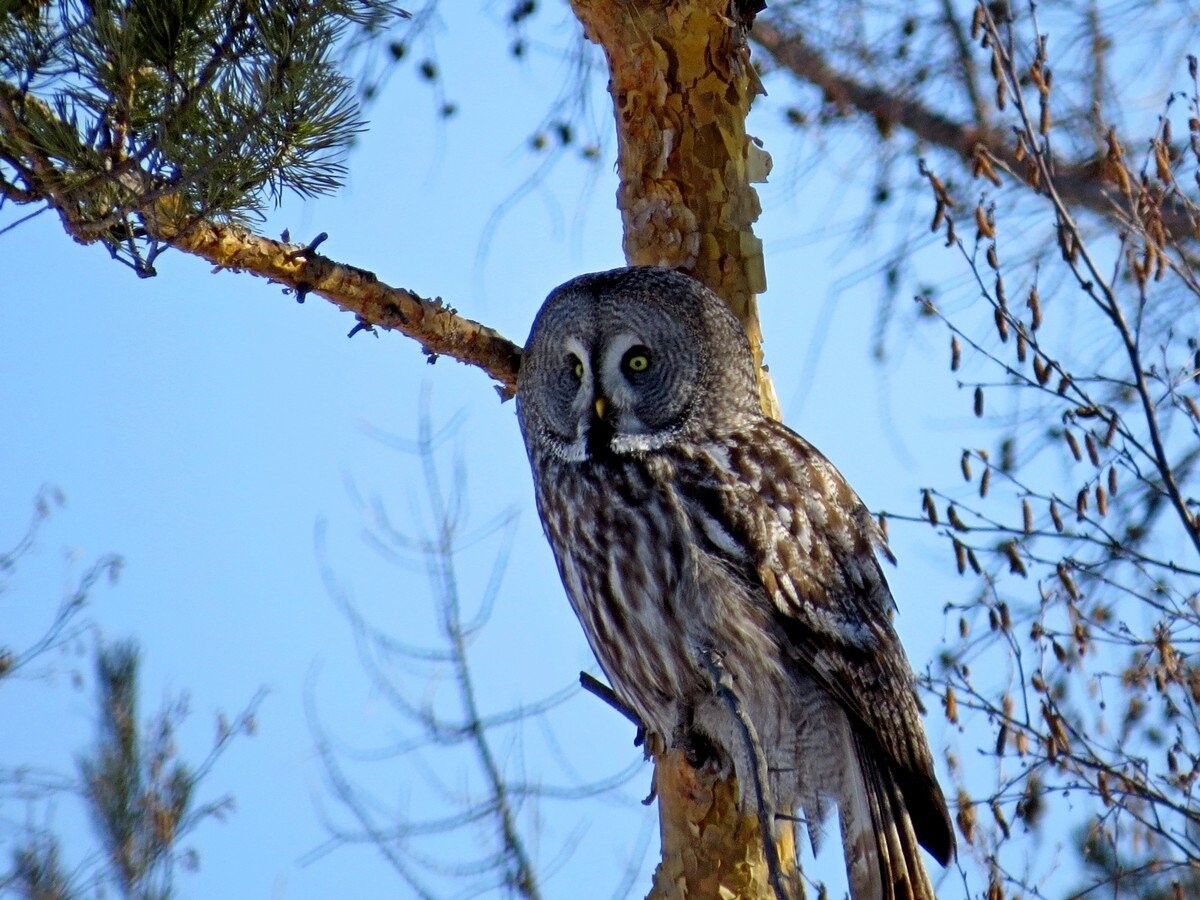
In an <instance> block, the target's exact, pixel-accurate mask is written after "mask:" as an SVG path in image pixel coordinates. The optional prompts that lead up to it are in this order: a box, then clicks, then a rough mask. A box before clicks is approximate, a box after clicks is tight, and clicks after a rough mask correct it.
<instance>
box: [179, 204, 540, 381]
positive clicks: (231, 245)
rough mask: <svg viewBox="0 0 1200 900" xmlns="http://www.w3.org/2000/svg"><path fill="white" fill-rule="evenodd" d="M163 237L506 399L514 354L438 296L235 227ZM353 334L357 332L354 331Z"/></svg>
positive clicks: (204, 226) (199, 226)
mask: <svg viewBox="0 0 1200 900" xmlns="http://www.w3.org/2000/svg"><path fill="white" fill-rule="evenodd" d="M162 236H163V238H164V239H165V240H167V241H168V243H170V244H171V245H172V246H174V247H177V248H179V249H180V250H183V251H184V252H186V253H191V254H193V255H195V256H199V257H201V258H202V259H206V260H208V261H209V262H211V263H213V264H214V265H217V266H220V267H221V268H223V269H231V270H234V271H242V272H250V273H251V274H253V275H259V276H261V277H263V278H268V279H270V280H271V281H275V282H278V283H280V284H284V285H287V286H288V287H290V288H292V289H293V290H294V291H295V292H296V296H297V299H300V300H303V298H304V297H305V296H306V295H307V294H309V293H312V294H317V295H319V296H321V297H324V298H325V299H326V300H328V301H330V302H331V303H333V304H334V305H335V306H337V307H338V308H340V309H343V310H345V311H347V312H352V313H354V314H355V316H356V317H357V319H358V322H359V325H360V326H362V327H366V328H384V329H387V330H389V331H398V332H400V333H401V334H404V335H407V336H408V337H410V338H412V339H413V340H415V341H418V342H419V343H420V344H421V347H422V349H423V350H424V351H425V353H426V354H427V355H428V356H429V361H430V362H431V363H432V362H433V361H434V360H435V359H436V358H437V357H438V356H449V357H451V358H453V359H456V360H458V361H459V362H462V363H467V364H468V365H472V366H478V367H479V368H481V369H483V371H484V372H486V373H487V374H488V375H489V376H491V377H492V378H493V379H495V380H496V381H497V382H499V383H498V385H497V387H496V390H497V392H498V393H499V394H500V396H501V398H503V399H508V398H509V397H511V396H513V394H514V393H515V391H516V385H517V368H518V366H519V365H520V360H521V348H520V347H518V346H517V345H516V344H514V343H512V342H511V341H509V340H508V339H507V338H505V337H503V336H502V335H501V334H499V333H498V332H496V331H494V330H493V329H491V328H488V327H487V326H486V325H482V324H480V323H479V322H475V321H473V320H471V319H467V318H465V317H463V316H460V315H459V314H458V313H457V312H456V311H455V310H454V309H453V308H451V307H449V306H447V305H446V304H445V303H444V302H443V301H442V300H441V299H440V298H434V299H428V298H425V297H421V296H419V295H418V294H415V293H413V292H412V291H409V290H406V289H405V288H397V287H391V286H390V285H387V284H384V283H383V282H381V281H380V280H379V279H378V278H376V277H375V275H374V273H372V272H368V271H367V270H365V269H360V268H357V267H355V266H351V265H347V264H345V263H340V262H337V261H335V260H332V259H330V258H328V257H326V256H322V255H321V254H319V253H314V252H310V251H308V250H307V248H305V247H303V246H299V245H296V244H288V243H284V242H283V241H276V240H272V239H270V238H266V237H262V236H261V235H258V234H255V233H254V232H253V231H251V230H250V229H248V228H244V227H242V226H238V225H222V224H218V223H215V222H206V221H202V222H198V223H196V224H194V225H190V226H188V227H187V228H186V229H184V230H183V231H182V232H180V233H178V234H174V235H171V236H168V234H166V233H165V232H164V233H163V234H162ZM356 330H358V329H357V328H356Z"/></svg>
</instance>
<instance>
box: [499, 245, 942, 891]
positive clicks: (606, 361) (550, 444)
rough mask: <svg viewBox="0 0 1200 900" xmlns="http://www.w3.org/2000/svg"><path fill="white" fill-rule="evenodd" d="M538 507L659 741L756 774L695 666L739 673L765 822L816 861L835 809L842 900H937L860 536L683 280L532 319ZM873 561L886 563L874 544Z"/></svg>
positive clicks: (927, 812)
mask: <svg viewBox="0 0 1200 900" xmlns="http://www.w3.org/2000/svg"><path fill="white" fill-rule="evenodd" d="M517 402H518V416H519V420H520V423H521V428H522V433H523V434H524V437H525V442H526V447H527V449H528V452H529V458H530V462H531V465H532V467H533V473H534V485H535V489H536V493H537V502H538V511H539V513H540V514H541V517H542V522H543V524H544V526H545V529H546V534H547V536H548V537H549V539H550V544H551V546H552V548H553V550H554V554H555V557H556V559H557V561H558V566H559V571H560V573H561V574H562V578H563V583H564V585H565V586H566V589H567V594H568V597H569V598H570V600H571V603H572V606H573V608H574V610H575V613H576V615H577V616H578V617H579V620H580V622H581V624H582V625H583V628H584V632H585V634H586V635H587V638H588V641H589V643H590V644H591V647H592V650H593V652H594V653H595V654H596V658H597V659H598V660H599V662H600V665H601V667H602V668H603V670H604V672H605V674H606V675H607V676H608V678H609V679H610V680H611V682H612V685H613V688H614V689H615V690H616V692H617V694H618V695H619V696H620V697H621V698H623V699H624V700H625V701H626V702H627V703H629V705H630V706H631V707H632V708H633V709H634V710H635V711H636V712H637V713H638V715H639V716H640V717H641V719H642V722H643V724H644V725H645V726H646V729H647V731H648V732H649V733H650V734H651V735H654V736H657V737H658V738H659V739H661V740H662V741H664V742H665V743H666V745H668V746H692V745H694V744H695V742H696V736H697V735H700V736H702V737H703V738H704V741H705V742H706V743H707V744H709V745H711V746H712V747H713V748H715V750H716V752H717V754H718V756H719V757H720V759H721V760H722V761H723V762H724V763H726V764H731V765H732V766H733V767H734V770H735V771H736V772H737V774H738V776H739V782H740V783H741V784H742V785H743V789H744V788H745V785H746V784H748V783H749V782H750V777H749V772H750V769H751V767H752V760H751V759H750V756H749V750H748V745H747V743H746V741H745V740H744V739H742V737H741V734H740V732H739V730H738V728H737V724H736V721H735V719H734V717H733V715H732V713H731V712H730V709H729V706H728V704H727V703H726V702H724V701H723V699H722V698H720V697H718V696H717V695H716V694H715V692H714V688H713V684H712V680H711V677H710V675H709V672H708V670H707V669H706V667H705V665H704V662H703V658H704V656H705V654H707V653H709V652H715V653H716V654H717V655H718V656H719V657H720V658H721V660H722V663H723V665H724V667H725V669H727V670H728V672H729V673H730V675H731V676H732V679H733V691H734V693H735V694H736V695H737V698H738V700H739V701H740V703H741V705H742V707H743V709H744V710H745V711H746V712H747V714H748V715H749V718H750V720H751V721H752V723H753V725H754V729H755V731H756V732H757V735H758V738H759V741H760V743H761V746H762V752H763V754H764V756H765V762H766V764H767V766H768V767H769V769H770V771H771V773H772V774H771V782H772V784H771V787H772V793H773V796H774V798H775V802H776V807H777V808H776V809H775V810H773V811H771V812H772V813H773V814H782V815H791V814H792V813H794V812H795V811H797V810H799V811H800V812H802V814H803V817H804V819H805V820H806V821H807V822H808V824H809V834H810V837H811V839H812V840H813V843H814V845H815V844H816V842H817V840H818V838H819V828H820V824H821V822H822V820H823V819H824V818H825V817H826V814H827V812H828V807H829V806H830V804H833V805H836V806H837V807H838V809H839V811H840V813H841V816H840V818H841V823H842V838H843V845H844V850H845V856H846V866H847V873H848V876H849V880H850V885H851V891H852V894H853V896H854V898H855V900H874V898H893V897H897V898H900V897H914V898H926V897H928V898H932V897H933V891H932V888H931V887H930V884H929V880H928V876H927V875H926V873H925V870H924V867H923V865H922V863H921V859H920V853H919V851H918V850H917V844H918V843H919V844H920V845H922V846H924V847H925V848H926V849H927V850H929V852H930V853H932V854H933V856H934V857H935V858H936V859H938V861H939V862H941V863H943V864H946V863H947V862H948V861H949V859H950V858H951V856H952V855H953V852H954V837H953V832H952V830H951V825H950V818H949V814H948V812H947V809H946V803H945V799H944V798H943V796H942V792H941V789H940V788H939V787H938V784H937V781H936V780H935V778H934V775H933V763H932V758H931V756H930V752H929V746H928V743H927V741H926V739H925V735H924V729H923V727H922V724H921V720H920V715H919V711H918V706H917V702H916V698H915V695H914V693H913V686H912V681H913V675H912V671H911V669H910V667H909V665H908V661H907V659H906V658H905V656H904V652H903V649H902V648H901V646H900V643H899V640H898V638H897V636H896V633H895V630H894V629H893V627H892V623H891V615H892V609H893V603H892V598H891V594H890V593H889V591H888V587H887V583H886V581H885V580H884V577H883V573H882V571H881V570H880V567H879V564H878V561H877V560H876V557H875V553H874V547H875V546H877V545H878V546H882V539H881V536H880V534H879V532H878V529H877V526H876V524H875V522H874V521H873V520H872V518H871V517H870V515H869V514H868V513H867V511H866V508H865V507H864V506H863V504H862V502H861V501H860V500H859V499H858V497H857V495H855V493H854V492H853V491H852V490H851V489H850V487H849V486H848V485H847V484H846V482H845V480H844V479H843V478H842V477H841V475H840V474H839V473H838V471H837V470H836V469H835V468H834V467H833V466H832V464H830V463H829V461H828V460H826V459H825V457H823V456H822V455H821V454H820V453H819V452H818V451H817V450H816V449H815V448H813V447H812V446H811V445H810V444H808V442H806V441H805V440H804V439H803V438H801V437H800V436H799V435H797V434H795V433H794V432H792V431H791V430H789V429H788V428H787V427H786V426H784V425H781V424H779V423H778V422H775V421H772V420H771V419H769V418H767V417H765V416H764V415H763V414H762V412H761V411H760V409H759V406H758V393H757V389H756V385H755V374H754V368H753V363H752V360H751V356H750V351H749V346H748V343H747V340H746V337H745V334H744V332H743V331H742V329H741V327H740V326H739V325H738V323H737V321H736V319H734V317H733V316H732V315H731V314H730V313H729V312H728V310H727V309H726V307H725V305H724V304H723V303H722V302H721V300H720V299H719V298H717V297H716V296H715V295H713V294H712V293H711V292H709V291H708V290H706V289H705V288H703V287H701V286H700V285H699V284H697V283H696V282H694V281H692V280H691V279H690V278H688V277H686V276H684V275H681V274H678V273H674V272H670V271H668V270H664V269H655V268H632V269H618V270H614V271H612V272H603V273H598V274H595V275H586V276H583V277H581V278H578V279H575V280H573V281H571V282H568V283H567V284H565V285H563V286H562V287H560V288H558V289H557V290H555V291H554V292H552V293H551V295H550V297H549V298H548V299H547V301H546V303H545V305H544V306H543V307H542V310H541V312H540V313H539V314H538V317H537V320H536V321H535V322H534V326H533V330H532V333H531V335H530V340H529V343H528V345H527V347H526V352H525V358H524V361H523V363H522V370H521V375H520V378H519V381H518V389H517ZM885 552H886V551H885Z"/></svg>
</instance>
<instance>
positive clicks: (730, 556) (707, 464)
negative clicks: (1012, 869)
mask: <svg viewBox="0 0 1200 900" xmlns="http://www.w3.org/2000/svg"><path fill="white" fill-rule="evenodd" d="M674 457H675V459H674V465H675V469H676V470H675V474H674V478H673V479H672V480H671V484H672V485H673V489H674V490H675V491H677V492H678V493H679V495H680V496H681V497H682V498H683V503H684V505H685V507H686V508H687V509H688V511H689V513H690V514H691V516H692V519H693V521H694V522H695V531H696V533H697V534H698V535H701V536H703V537H704V538H705V548H706V550H707V551H708V552H709V553H712V554H714V555H716V556H718V557H720V558H722V559H723V560H724V561H725V564H726V565H727V566H728V567H729V568H730V569H732V570H734V571H737V572H739V573H740V574H741V577H742V578H745V579H747V580H749V581H750V582H752V583H753V584H754V585H755V587H756V588H757V590H756V591H754V592H752V596H754V597H756V598H757V599H758V600H760V601H761V602H763V603H765V604H768V605H769V607H770V609H771V614H772V615H773V617H774V620H775V624H776V626H777V629H778V632H777V633H778V636H779V640H780V648H781V650H782V651H783V653H784V654H786V655H787V656H788V657H789V658H790V659H791V661H792V663H793V665H795V667H796V670H797V671H798V672H799V673H802V674H804V675H808V676H810V677H812V678H814V679H815V680H816V682H817V683H818V684H820V685H821V686H822V687H823V688H824V689H825V690H826V691H827V692H828V693H829V694H830V695H832V696H833V697H834V698H835V699H836V700H837V701H838V703H839V704H840V705H841V706H842V707H843V708H844V709H845V710H846V712H847V713H848V714H849V715H850V717H851V721H852V722H853V723H854V726H855V730H856V732H858V735H859V737H860V739H863V740H865V741H866V742H867V744H868V746H871V747H874V748H876V749H877V750H878V751H879V752H880V754H881V755H882V761H884V762H886V763H887V765H888V768H889V769H891V770H892V774H893V776H894V777H895V779H896V782H897V784H898V786H899V787H900V790H901V792H902V794H903V796H904V800H905V804H906V806H907V807H908V811H909V813H910V815H911V817H912V820H913V826H914V830H915V831H916V835H917V838H918V840H919V842H920V843H921V844H922V846H924V847H925V848H926V849H927V850H929V851H930V852H931V853H932V854H933V855H934V856H935V857H936V858H937V859H938V860H939V861H940V862H942V864H943V865H944V864H946V863H947V862H948V861H949V859H950V857H951V855H952V854H953V849H954V835H953V831H952V827H951V823H950V816H949V812H948V811H947V809H946V802H945V798H944V797H943V795H942V791H941V788H940V787H939V786H938V783H937V780H936V779H935V777H934V774H933V760H932V757H931V754H930V751H929V745H928V743H927V741H926V739H925V733H924V728H923V725H922V722H921V717H920V712H919V707H918V702H917V698H916V694H915V692H914V686H913V681H914V677H913V673H912V669H911V668H910V666H909V664H908V660H907V658H906V657H905V655H904V651H903V648H902V647H901V645H900V641H899V638H898V636H897V635H896V631H895V629H894V627H893V626H892V613H893V611H894V608H895V605H894V602H893V600H892V596H891V592H890V591H889V590H888V586H887V582H886V580H885V578H884V575H883V572H882V570H881V569H880V566H879V562H878V560H877V559H876V557H875V552H874V551H875V547H876V546H877V545H880V546H881V545H882V535H881V534H880V533H879V530H878V526H877V524H876V523H875V521H874V520H873V519H872V517H871V516H870V514H869V513H868V511H867V510H866V508H865V507H864V506H863V504H862V501H861V500H859V498H858V496H857V495H856V494H855V493H854V491H853V490H852V489H851V488H850V486H849V485H848V484H847V483H846V481H845V479H844V478H842V476H841V474H840V473H839V472H838V471H837V469H835V468H834V466H833V464H832V463H830V462H829V461H828V460H827V459H826V458H825V457H824V456H823V455H822V454H821V453H820V452H819V451H818V450H817V449H816V448H814V447H813V446H812V445H811V444H809V443H808V442H807V441H805V440H804V439H803V438H801V437H800V436H799V435H797V434H796V433H795V432H793V431H791V430H790V429H789V428H787V427H786V426H785V425H782V424H780V423H778V422H775V421H773V420H770V419H766V418H763V419H761V420H759V421H758V422H756V423H754V424H753V425H751V426H749V427H748V428H747V429H745V430H744V431H741V432H738V433H735V434H732V435H728V436H725V437H714V438H713V439H711V440H710V441H701V442H696V443H694V444H692V445H689V447H688V448H687V449H686V451H678V452H676V453H675V454H674ZM884 552H887V551H886V548H884ZM730 652H736V649H735V648H730Z"/></svg>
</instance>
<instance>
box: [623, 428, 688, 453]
mask: <svg viewBox="0 0 1200 900" xmlns="http://www.w3.org/2000/svg"><path fill="white" fill-rule="evenodd" d="M674 441H675V434H674V433H673V432H670V431H665V432H659V433H658V434H640V433H633V434H630V433H628V432H620V431H618V432H617V433H616V434H614V435H613V438H612V443H611V445H610V446H611V447H612V452H613V453H648V452H650V451H652V450H661V449H662V448H663V447H667V446H669V445H670V444H672V443H674Z"/></svg>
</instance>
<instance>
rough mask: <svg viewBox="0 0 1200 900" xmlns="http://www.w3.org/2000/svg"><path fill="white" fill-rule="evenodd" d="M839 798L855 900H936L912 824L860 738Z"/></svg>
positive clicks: (894, 788)
mask: <svg viewBox="0 0 1200 900" xmlns="http://www.w3.org/2000/svg"><path fill="white" fill-rule="evenodd" d="M854 744H855V747H854V750H855V753H854V755H855V756H856V757H857V762H858V765H857V766H850V767H849V768H850V769H851V771H849V772H847V773H846V777H845V780H844V782H843V785H842V789H843V795H842V796H841V797H839V798H838V799H839V803H838V806H839V807H840V819H841V825H842V846H843V849H844V852H845V855H846V874H847V877H848V878H849V881H850V896H851V898H853V900H936V897H935V895H934V892H933V885H932V884H931V883H930V881H929V875H928V874H927V873H926V871H925V865H924V863H923V862H922V860H921V848H920V846H919V845H918V843H917V835H916V832H915V831H914V829H913V822H912V818H911V817H910V816H909V813H908V809H907V807H906V804H905V802H904V795H903V793H902V792H901V790H900V787H899V785H898V784H897V783H896V779H895V778H894V777H893V776H892V774H891V772H890V771H888V770H887V768H886V764H885V765H882V766H881V765H880V761H879V755H878V752H877V751H876V752H873V751H872V748H870V747H865V746H863V742H862V741H861V740H860V739H858V738H857V737H856V738H855V741H854Z"/></svg>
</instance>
